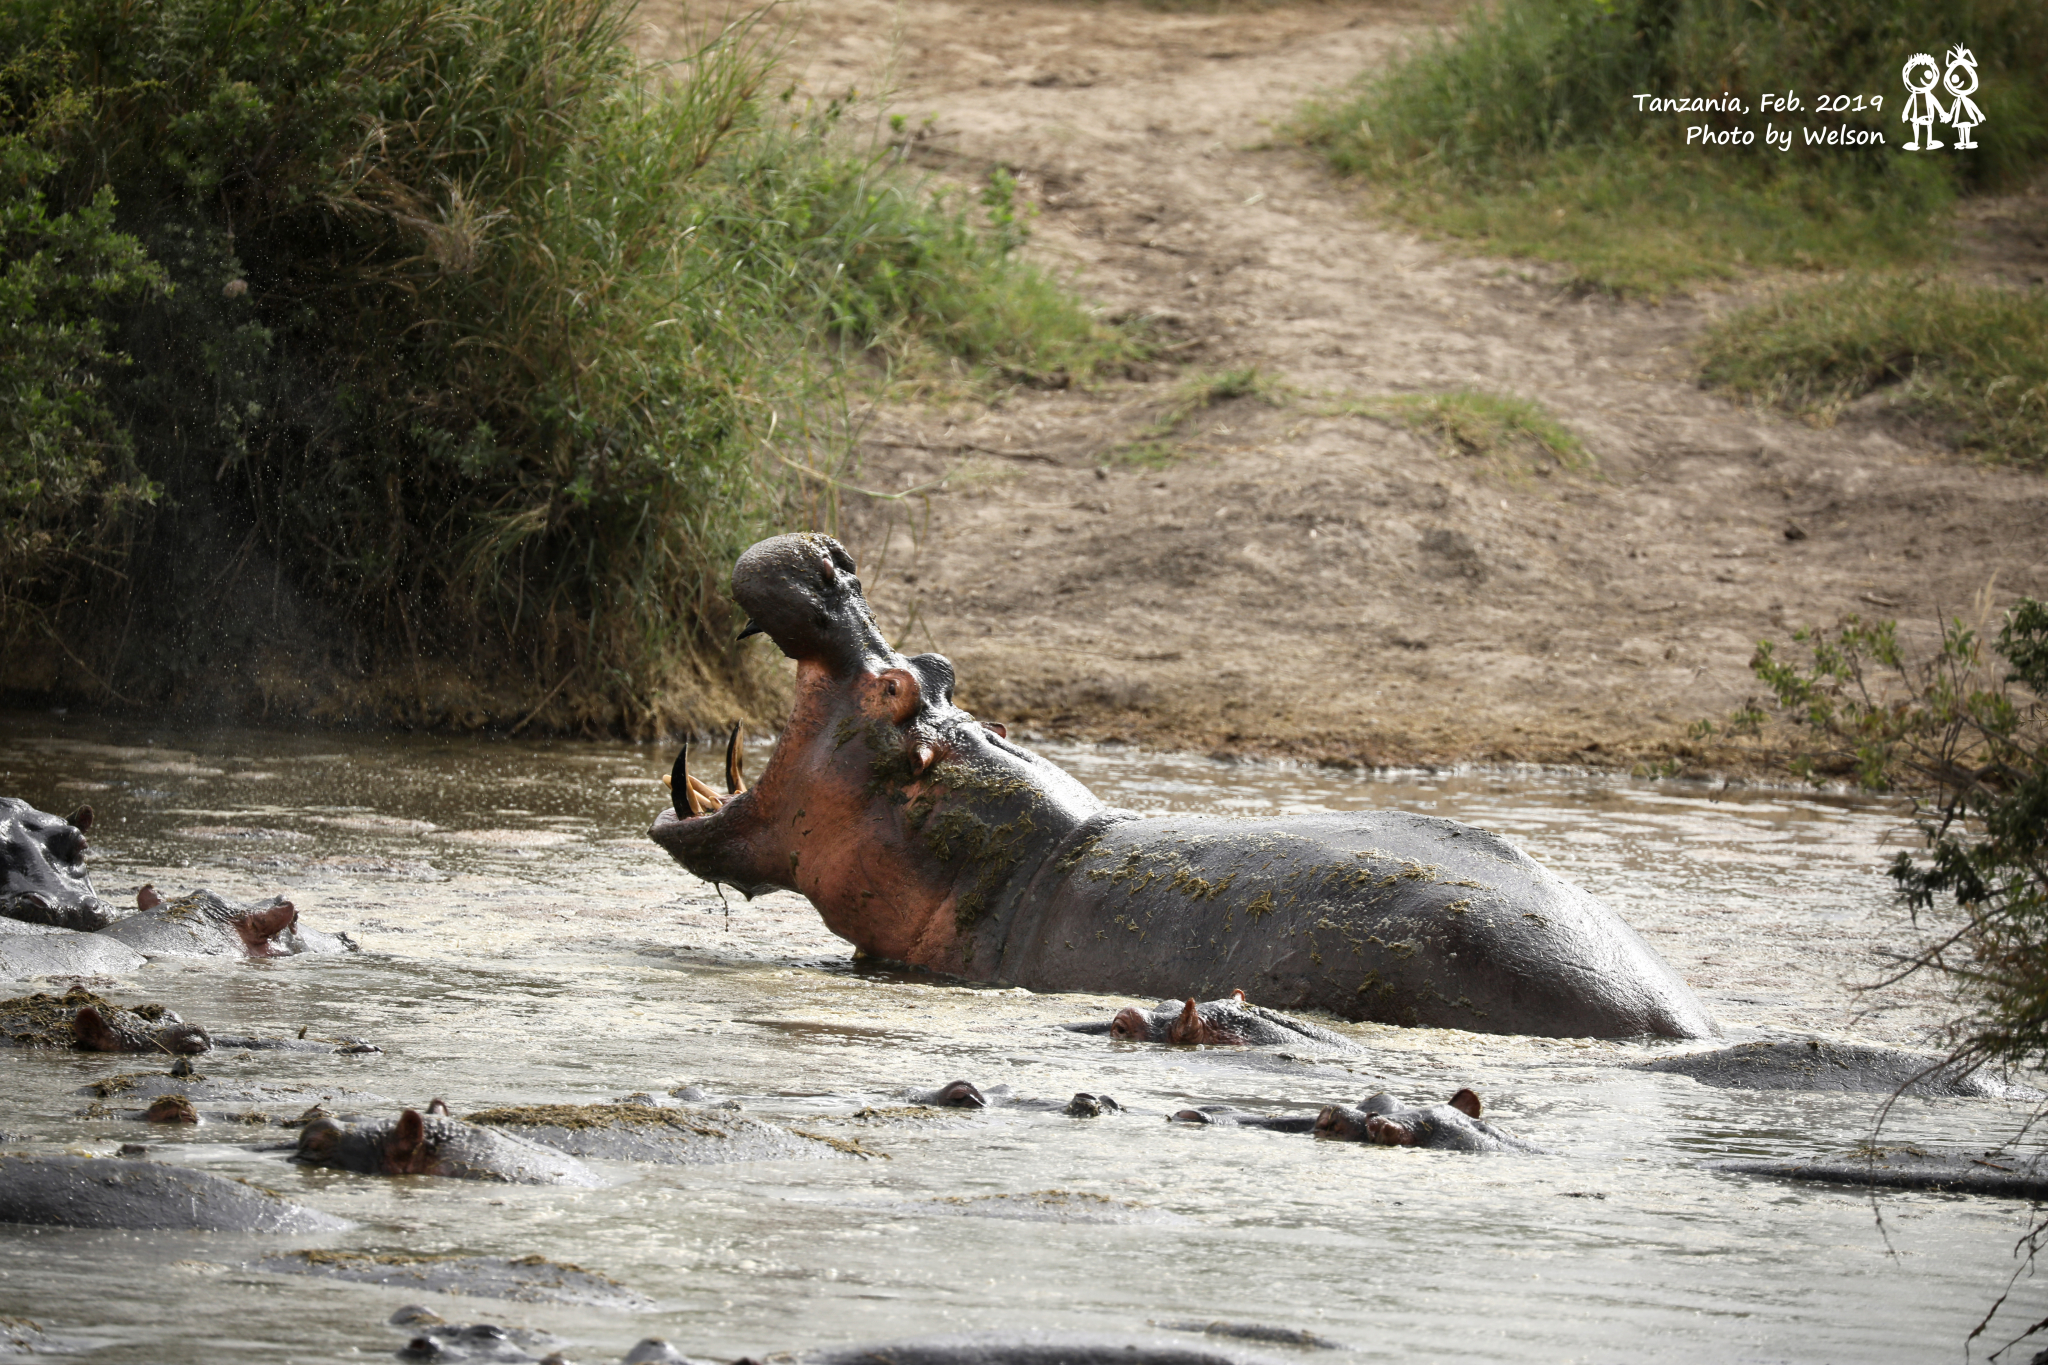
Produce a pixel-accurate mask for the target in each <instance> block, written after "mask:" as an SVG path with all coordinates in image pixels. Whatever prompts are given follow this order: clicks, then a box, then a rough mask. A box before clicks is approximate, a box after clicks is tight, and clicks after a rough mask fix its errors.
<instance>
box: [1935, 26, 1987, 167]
mask: <svg viewBox="0 0 2048 1365" xmlns="http://www.w3.org/2000/svg"><path fill="white" fill-rule="evenodd" d="M1942 84H1943V85H1945V86H1947V87H1948V92H1949V94H1951V95H1954V96H1955V97H1956V102H1955V103H1954V104H1953V105H1951V106H1950V107H1949V111H1948V115H1947V119H1946V121H1947V122H1949V123H1952V124H1954V125H1955V130H1956V150H1957V151H1959V152H1960V151H1962V150H1963V149H1964V148H1965V147H1975V146H1976V145H1977V144H1976V143H1974V142H1972V141H1970V130H1971V129H1972V128H1974V127H1976V126H1977V125H1978V124H1980V123H1982V122H1983V121H1984V111H1983V110H1981V109H1979V108H1978V107H1977V102H1976V101H1975V100H1973V99H1971V98H1970V96H1972V95H1974V94H1976V93H1977V59H1976V58H1975V57H1974V56H1972V55H1971V53H1970V49H1968V48H1967V47H1952V48H1950V49H1949V50H1948V75H1947V77H1946V78H1944V79H1943V81H1942ZM1934 145H1935V146H1937V147H1939V146H1940V145H1941V144H1940V143H1939V142H1937V143H1935V144H1934Z"/></svg>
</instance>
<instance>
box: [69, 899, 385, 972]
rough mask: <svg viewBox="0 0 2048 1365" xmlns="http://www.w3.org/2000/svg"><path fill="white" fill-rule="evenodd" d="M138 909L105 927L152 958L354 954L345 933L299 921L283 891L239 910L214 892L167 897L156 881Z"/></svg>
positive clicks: (108, 934)
mask: <svg viewBox="0 0 2048 1365" xmlns="http://www.w3.org/2000/svg"><path fill="white" fill-rule="evenodd" d="M135 906H136V913H135V914H133V915H131V916H129V917H128V918H127V919H124V920H122V921H120V922H119V923H117V924H115V925H114V926H112V927H111V928H109V929H107V930H105V931H104V935H105V937H107V938H111V939H118V940H119V941H121V942H122V943H125V944H127V945H128V946H129V947H131V948H133V949H135V950H136V951H137V952H139V953H142V954H143V955H144V956H147V957H236V956H246V957H289V956H291V955H293V954H296V953H352V952H355V951H357V949H356V945H355V943H354V942H353V941H352V940H350V938H349V937H348V935H346V934H324V933H321V932H320V931H319V930H317V929H311V928H308V927H306V926H304V925H302V924H300V923H299V912H298V910H297V908H296V907H294V906H293V905H292V903H291V902H290V901H288V900H286V899H285V898H284V897H282V896H273V897H271V898H270V899H269V900H267V901H259V902H257V903H256V904H254V905H250V906H244V907H242V908H240V909H237V908H236V907H234V906H232V905H229V904H228V903H227V902H226V901H224V900H222V899H221V898H220V897H219V896H216V895H215V894H214V893H213V892H211V891H191V892H187V893H186V894H185V895H182V896H178V897H175V898H173V899H168V900H167V899H165V898H164V897H163V896H162V895H160V894H159V893H158V892H157V890H156V888H155V887H153V886H145V887H143V888H141V889H140V890H138V891H137V892H136V893H135Z"/></svg>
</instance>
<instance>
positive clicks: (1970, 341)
mask: <svg viewBox="0 0 2048 1365" xmlns="http://www.w3.org/2000/svg"><path fill="white" fill-rule="evenodd" d="M1701 358H1702V361H1703V366H1702V376H1703V377H1704V378H1705V379H1706V381H1707V382H1708V383H1710V384H1715V385H1718V386H1720V387H1722V388H1724V389H1726V390H1728V391H1729V392H1731V393H1734V394H1737V395H1740V396H1742V397H1744V398H1749V399H1753V400H1756V401H1759V402H1766V403H1777V404H1781V405H1783V406H1785V407H1789V408H1791V409H1793V410H1794V411H1798V412H1804V413H1807V414H1809V415H1811V416H1814V417H1815V418H1817V419H1819V420H1821V421H1832V420H1833V418H1834V416H1835V414H1836V413H1838V412H1839V411H1840V410H1841V408H1842V406H1843V405H1844V404H1846V403H1848V402H1850V401H1851V400H1853V399H1856V398H1859V397H1861V396H1862V395H1864V394H1866V393H1869V392H1871V391H1873V390H1875V389H1878V388H1881V387H1884V386H1887V385H1893V384H1898V385H1900V386H1901V387H1900V397H1901V401H1902V402H1903V403H1904V404H1905V405H1906V406H1908V407H1910V408H1912V409H1914V410H1916V411H1919V412H1922V413H1925V414H1927V415H1929V416H1931V417H1934V418H1936V419H1937V420H1940V421H1943V422H1946V423H1949V424H1951V425H1953V426H1954V427H1955V428H1956V429H1957V431H1958V434H1959V437H1960V439H1961V441H1962V442H1963V444H1965V445H1968V446H1973V447H1975V448H1978V449H1981V450H1983V451H1985V452H1986V453H1987V454H1989V455H1991V456H1992V457H1993V458H1996V459H2001V460H2010V461H2012V462H2013V463H2016V464H2021V465H2027V466H2031V467H2033V468H2036V469H2048V294H2043V293H2042V292H2041V291H2040V290H2026V291H2020V290H2011V289H1999V288H1995V287H1991V286H1984V285H1964V284H1955V283H1950V282H1943V281H1937V280H1926V279H1889V280H1888V279H1869V278H1863V277H1856V278H1850V279H1846V280H1838V281H1831V282H1829V283H1827V284H1823V285H1816V286H1813V287H1811V288H1808V289H1802V290H1797V291H1794V292H1792V293H1789V294H1786V295H1783V296H1782V297H1780V298H1777V299H1774V300H1772V301H1770V302H1768V303H1764V304H1760V305H1758V306H1757V307H1754V308H1750V309H1745V310H1744V311H1742V312H1741V313H1738V314H1736V315H1735V316H1733V317H1730V318H1728V319H1726V320H1724V321H1723V322H1721V323H1720V324H1718V325H1717V326H1715V327H1714V328H1713V329H1712V330H1711V331H1710V332H1709V333H1708V334H1707V337H1706V339H1705V341H1704V342H1703V343H1702V345H1701Z"/></svg>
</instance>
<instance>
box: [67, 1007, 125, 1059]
mask: <svg viewBox="0 0 2048 1365" xmlns="http://www.w3.org/2000/svg"><path fill="white" fill-rule="evenodd" d="M71 1035H72V1037H74V1038H76V1039H77V1040H78V1046H79V1047H80V1048H81V1049H83V1050H84V1051H87V1052H119V1051H121V1050H122V1049H121V1035H120V1034H118V1033H116V1032H114V1030H113V1029H112V1028H111V1027H110V1026H109V1025H108V1024H107V1021H106V1019H105V1018H103V1017H102V1016H101V1014H100V1012H99V1011H98V1010H96V1009H94V1008H93V1007H92V1006H91V1005H81V1006H79V1007H78V1013H77V1014H74V1015H72V1016H71Z"/></svg>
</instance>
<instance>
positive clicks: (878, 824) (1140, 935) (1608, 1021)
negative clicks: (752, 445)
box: [649, 535, 1714, 1038]
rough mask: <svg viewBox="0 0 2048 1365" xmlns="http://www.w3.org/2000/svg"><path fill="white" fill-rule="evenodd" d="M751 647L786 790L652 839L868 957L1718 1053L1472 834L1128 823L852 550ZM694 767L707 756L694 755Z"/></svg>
mask: <svg viewBox="0 0 2048 1365" xmlns="http://www.w3.org/2000/svg"><path fill="white" fill-rule="evenodd" d="M733 595H734V597H735V598H736V599H737V600H738V602H739V603H740V605H741V606H742V607H744V608H745V609H746V611H747V612H748V614H749V617H750V624H749V628H748V630H747V631H746V632H745V633H746V634H753V633H757V632H758V633H765V634H767V635H768V636H769V637H770V638H771V639H773V640H774V641H775V643H776V644H777V645H778V646H779V647H780V648H781V649H782V651H783V653H785V654H786V655H788V656H789V657H790V658H792V659H794V660H796V663H797V675H796V689H795V700H794V704H793V707H792V711H791V715H790V719H789V721H788V723H787V725H786V726H785V727H784V729H783V732H782V734H781V736H780V737H779V739H778V740H777V742H776V746H775V752H774V754H773V756H772V757H771V758H770V759H769V762H768V767H767V769H766V771H765V772H763V773H762V774H761V777H760V779H759V781H758V782H757V783H756V784H755V785H754V786H753V787H752V788H748V787H747V786H746V785H745V781H744V774H743V773H742V772H741V771H740V768H739V764H738V762H737V753H736V746H734V747H729V749H728V754H727V763H726V787H727V790H726V793H725V794H724V795H722V796H721V795H720V794H718V793H716V792H714V791H713V790H712V789H711V788H710V787H709V786H707V785H706V784H705V783H703V782H701V781H699V780H698V779H697V778H695V777H694V776H692V775H691V774H690V773H689V772H688V771H687V766H686V761H685V758H678V760H677V763H676V768H675V771H674V772H673V773H672V774H671V779H670V780H671V786H672V790H673V792H674V796H675V801H676V803H677V804H676V806H675V808H673V809H670V810H665V811H663V812H661V813H660V814H659V815H658V816H657V817H656V819H655V823H654V827H653V828H652V829H651V830H650V831H649V833H650V836H651V837H652V838H653V839H654V841H655V842H656V843H657V844H659V845H660V846H661V847H662V848H664V849H666V850H667V851H668V853H669V854H670V856H672V857H674V858H675V859H676V860H677V861H678V862H680V863H682V864H683V866H685V867H686V868H688V869H690V871H692V872H694V873H695V874H696V875H698V876H700V877H703V878H705V879H706V880H709V881H713V882H718V883H722V884H725V885H729V886H733V887H736V888H738V889H739V890H740V891H741V892H742V893H744V894H746V895H749V896H752V895H754V894H757V893H759V892H761V891H765V890H768V889H770V888H786V889H790V890H794V891H797V892H799V893H801V894H802V895H804V896H805V897H807V898H808V899H809V900H810V902H811V903H812V904H813V905H814V906H816V907H817V908H818V910H819V913H820V914H821V915H822V916H823V917H824V920H825V923H826V926H827V927H828V928H830V929H831V930H832V931H833V932H834V933H836V934H838V935H839V936H840V937H842V938H845V939H847V940H848V941H850V942H851V943H853V944H854V945H855V946H856V948H858V949H859V950H861V951H862V952H864V953H866V954H869V955H872V956H874V957H878V958H884V959H892V960H895V961H899V962H907V963H912V964H915V965H918V966H922V967H926V968H930V969H932V970H935V971H940V972H946V973H950V974H952V975H956V976H962V977H968V978H971V979H975V980H982V981H992V982H1000V983H1004V984H1010V985H1018V986H1025V987H1028V988H1030V989H1032V990H1046V991H1061V990H1072V991H1095V992H1103V991H1117V992H1132V993H1144V994H1148V995H1152V996H1169V997H1173V998H1186V997H1188V996H1202V995H1210V996H1221V995H1225V994H1227V993H1228V992H1230V991H1231V990H1233V989H1238V988H1241V989H1243V990H1244V991H1245V992H1246V994H1247V995H1248V996H1250V997H1251V998H1253V999H1255V1000H1257V1001H1258V1002H1259V1003H1260V1004H1261V1005H1265V1006H1271V1007H1274V1008H1278V1009H1322V1010H1327V1011H1329V1012H1330V1013H1332V1014H1335V1015H1337V1016H1338V1017H1340V1018H1344V1019H1352V1020H1376V1021H1381V1022H1385V1023H1393V1024H1418V1025H1435V1026H1442V1027H1452V1028H1463V1029H1474V1030H1479V1031H1483V1032H1489V1033H1534V1034H1549V1035H1553V1036H1566V1037H1573V1036H1598V1037H1629V1036H1636V1035H1643V1034H1654V1035H1661V1036H1664V1037H1677V1038H1696V1037H1706V1036H1709V1035H1711V1034H1712V1033H1713V1031H1714V1027H1713V1023H1712V1021H1711V1020H1710V1019H1709V1018H1708V1016H1707V1013H1706V1011H1705V1009H1704V1008H1703V1007H1702V1006H1701V1005H1700V1002H1699V1001H1698V999H1697V998H1695V997H1694V995H1693V994H1692V992H1691V990H1689V989H1688V988H1687V986H1686V985H1685V983H1684V982H1683V981H1682V980H1680V979H1679V977H1678V975H1677V974H1676V973H1675V972H1673V971H1672V970H1671V968H1670V967H1669V966H1668V965H1667V964H1666V963H1665V962H1664V961H1663V960H1662V959H1661V958H1659V957H1658V956H1657V954H1656V953H1655V952H1654V951H1653V950H1652V949H1651V948H1650V947H1649V946H1648V945H1647V944H1646V943H1644V942H1643V940H1642V939H1641V938H1640V937H1638V936H1637V935H1636V933H1635V932H1634V931H1633V930H1631V929H1630V928H1629V927H1628V926H1627V925H1626V924H1624V923H1623V922H1622V921H1621V919H1620V918H1619V917H1618V916H1617V915H1615V914H1614V912H1613V911H1611V910H1610V909H1608V908H1607V907H1606V906H1604V905H1601V904H1600V903H1599V902H1598V901H1596V900H1594V899H1593V898H1592V897H1591V896H1589V895H1587V894H1586V893H1585V892H1584V891H1582V890H1580V889H1579V888H1577V887H1575V886H1572V885H1571V884H1570V883H1568V882H1565V881H1564V880H1562V879H1561V878H1559V877H1557V876H1555V875H1554V874H1552V873H1550V872H1548V871H1547V870H1545V869H1544V868H1542V867H1540V866H1538V865H1537V864H1536V863H1535V862H1534V861H1533V860H1531V859H1530V858H1529V857H1528V856H1527V855H1525V854H1523V853H1521V852H1520V851H1519V850H1517V849H1515V848H1514V847H1513V846H1512V845H1510V844H1508V843H1507V842H1506V841H1505V840H1503V839H1501V838H1499V837H1498V836H1496V835H1493V834H1489V833H1487V832H1485V831H1483V830H1479V829H1475V828H1473V827H1471V826H1469V825H1461V824H1457V823H1454V822H1452V821H1449V820H1440V819H1435V818H1432V817H1429V816H1420V815H1410V814H1406V813H1404V812H1398V811H1379V812H1360V813H1355V814H1353V813H1346V814H1327V815H1300V816H1280V817H1275V818H1270V819H1249V818H1231V817H1224V816H1160V817H1151V818H1146V817H1141V816H1138V815H1136V814H1133V813H1132V812H1129V811H1118V810H1111V809H1108V808H1106V807H1105V806H1104V805H1103V803H1102V802H1101V801H1099V800H1097V799H1096V798H1095V796H1094V795H1093V794H1091V793H1090V792H1089V791H1088V790H1087V788H1085V787H1083V786H1082V785H1081V784H1080V783H1079V782H1076V781H1075V780H1074V779H1073V778H1072V777H1071V776H1069V775H1068V774H1066V773H1065V772H1063V771H1061V770H1060V769H1059V768H1058V767H1057V766H1055V765H1054V764H1052V763H1050V762H1048V761H1047V760H1046V759H1045V758H1043V757H1041V756H1039V755H1037V754H1034V753H1032V752H1031V751H1029V750H1028V749H1025V748H1023V747H1021V746H1019V745H1017V744H1013V743H1011V742H1010V741H1009V739H1008V738H1007V732H1006V731H1004V730H1003V728H1002V727H1001V726H1000V725H993V724H987V723H983V722H980V721H977V720H976V719H975V718H974V717H973V716H971V715H969V714H968V713H967V712H966V711H963V710H961V709H960V708H959V707H958V706H956V705H955V704H954V702H953V688H954V679H953V668H952V665H951V664H950V663H948V662H947V661H946V660H945V659H944V658H942V657H940V656H939V655H936V654H921V655H917V656H915V657H911V658H906V657H905V656H903V655H901V654H899V653H897V652H896V651H895V650H894V649H892V648H891V647H890V646H889V644H888V642H887V641H886V639H885V638H884V637H883V635H882V633H881V630H880V628H879V627H878V626H877V625H876V623H875V620H874V616H873V613H872V612H870V611H869V609H868V606H867V602H866V600H865V599H864V597H863V596H862V594H861V587H860V580H859V579H858V578H856V577H855V576H854V573H853V559H852V557H851V556H850V555H848V554H847V553H846V550H845V548H844V547H843V546H841V545H840V544H839V543H838V542H837V541H834V540H832V539H831V538H829V537H826V536H818V535H800V536H779V537H776V538H775V539H773V540H768V541H763V542H761V543H760V544H758V545H755V546H754V547H753V548H752V549H750V550H748V551H747V553H746V554H745V555H743V556H741V558H740V561H739V563H738V565H737V566H736V567H735V569H734V571H733ZM686 752H687V751H686Z"/></svg>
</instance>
